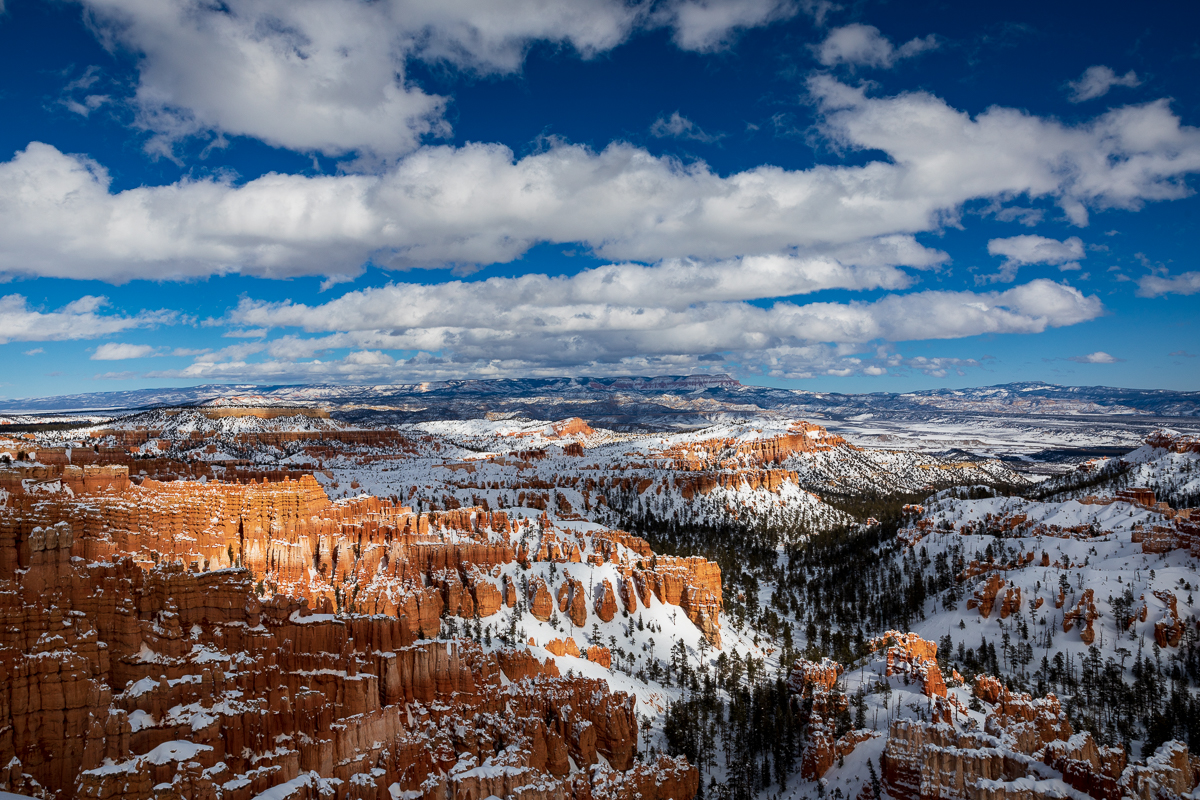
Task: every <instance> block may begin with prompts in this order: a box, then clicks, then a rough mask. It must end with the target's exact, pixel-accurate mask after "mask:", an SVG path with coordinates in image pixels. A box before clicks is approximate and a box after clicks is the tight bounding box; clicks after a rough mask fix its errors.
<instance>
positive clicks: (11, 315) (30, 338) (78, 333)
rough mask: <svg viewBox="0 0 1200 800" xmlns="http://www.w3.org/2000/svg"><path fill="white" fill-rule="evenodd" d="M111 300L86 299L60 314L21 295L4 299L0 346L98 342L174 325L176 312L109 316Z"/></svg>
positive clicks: (0, 313)
mask: <svg viewBox="0 0 1200 800" xmlns="http://www.w3.org/2000/svg"><path fill="white" fill-rule="evenodd" d="M107 305H108V300H107V299H106V298H103V297H96V296H94V295H85V296H83V297H81V298H79V299H78V300H75V301H73V302H70V303H67V304H66V305H65V306H63V307H62V308H60V309H58V310H56V311H39V310H38V309H35V308H33V307H31V306H30V305H29V301H28V300H27V299H26V298H25V297H23V296H22V295H19V294H9V295H5V296H3V297H0V344H7V343H8V342H56V341H63V340H67V339H95V338H97V337H100V336H108V335H110V334H114V333H120V332H121V331H127V330H131V329H133V328H148V327H153V326H155V325H165V324H170V323H172V322H174V321H175V319H176V317H177V315H176V314H175V312H173V311H142V312H140V313H138V314H134V315H132V316H129V315H125V314H105V313H101V309H103V308H104V307H105V306H107Z"/></svg>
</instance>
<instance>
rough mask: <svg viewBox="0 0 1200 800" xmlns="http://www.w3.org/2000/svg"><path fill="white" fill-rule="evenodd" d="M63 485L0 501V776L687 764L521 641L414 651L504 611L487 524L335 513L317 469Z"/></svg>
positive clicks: (517, 774)
mask: <svg viewBox="0 0 1200 800" xmlns="http://www.w3.org/2000/svg"><path fill="white" fill-rule="evenodd" d="M80 475H81V476H82V477H83V478H84V481H83V483H82V484H79V491H75V490H74V489H72V491H71V492H67V491H61V490H60V491H57V492H54V493H44V492H32V493H30V492H24V491H23V487H24V484H17V485H16V486H14V489H15V491H11V492H6V493H5V494H4V495H0V731H4V732H6V733H3V734H2V735H0V765H3V766H2V768H0V790H7V791H19V792H22V793H26V794H33V795H42V794H54V795H55V796H57V797H60V798H64V800H68V799H69V798H77V797H79V798H82V797H90V798H106V800H133V799H134V798H138V799H139V800H140V799H141V798H151V797H154V798H158V797H168V796H169V797H187V798H211V799H212V800H250V798H252V797H255V796H256V795H258V794H260V793H262V792H265V791H267V790H268V789H272V791H273V795H272V796H278V797H280V798H294V799H295V800H304V799H306V798H316V797H322V798H325V797H329V798H336V800H386V798H388V797H389V796H390V793H389V787H393V786H394V785H398V788H399V790H400V791H401V792H407V793H409V794H408V795H407V796H410V797H418V796H419V797H423V798H431V799H432V798H438V800H443V799H444V798H479V797H486V796H489V795H498V796H515V795H519V794H521V793H522V792H523V791H524V789H522V787H529V786H537V787H539V788H538V791H539V794H538V795H537V797H539V798H541V797H545V798H559V799H560V800H569V799H574V800H585V799H586V798H596V800H599V798H608V797H627V796H635V795H637V794H640V795H641V796H642V797H643V798H647V800H650V799H651V798H677V799H680V800H682V799H683V798H690V797H692V795H693V794H694V793H695V791H696V788H697V785H698V774H697V772H696V770H695V768H693V767H691V766H690V765H688V764H687V762H686V761H684V760H682V759H669V758H665V757H664V758H661V759H659V760H657V761H654V762H651V763H640V762H637V761H636V760H635V758H634V755H635V750H636V742H637V718H636V716H635V714H634V706H633V699H632V697H630V696H628V695H626V694H623V693H620V692H616V693H614V692H611V691H609V689H608V687H607V684H606V683H605V682H603V681H597V680H589V679H584V678H580V677H563V676H560V675H559V674H558V670H557V668H556V667H555V665H554V662H553V661H546V662H542V661H539V660H538V659H537V658H536V657H534V656H533V655H532V654H531V652H530V651H529V650H527V649H524V648H521V649H502V650H499V651H496V652H492V653H487V652H484V651H483V650H482V649H480V648H479V647H478V646H476V645H474V644H473V643H471V642H469V641H453V640H452V641H430V640H429V637H432V636H435V635H437V633H438V630H439V627H440V617H441V616H442V614H443V612H446V613H458V614H462V615H465V616H471V615H474V614H476V613H478V614H479V615H487V614H491V613H495V611H496V610H497V609H498V608H500V606H501V605H502V604H507V605H508V606H510V607H511V606H512V605H513V603H514V602H515V600H516V598H515V594H516V587H515V586H514V585H513V582H512V580H511V579H507V580H506V579H505V578H504V577H502V576H501V573H500V570H499V566H500V565H503V564H507V563H511V562H512V561H514V560H515V559H516V553H515V552H514V549H513V547H512V545H511V544H510V542H511V538H510V536H511V534H512V532H513V527H512V525H513V523H512V522H511V521H510V520H509V519H508V518H507V517H506V516H505V515H504V514H503V513H500V512H487V511H484V510H483V509H479V508H475V509H460V510H456V511H447V512H439V513H432V514H414V513H412V510H411V509H409V508H407V507H404V506H400V505H397V504H395V503H392V502H389V501H387V500H381V499H379V498H373V497H363V498H355V499H354V500H348V501H342V502H337V503H334V502H331V501H330V500H329V498H328V497H327V496H326V495H325V493H324V492H323V491H322V489H321V487H320V485H319V484H318V483H317V482H316V481H315V480H314V479H313V478H312V477H311V476H308V477H305V478H303V479H301V480H299V481H283V482H278V483H251V484H222V483H213V482H210V483H207V484H199V483H194V482H193V483H185V482H173V483H159V482H157V481H152V480H147V481H144V482H143V484H142V485H140V486H138V485H130V484H127V483H125V482H124V481H121V480H120V477H121V474H120V472H119V470H118V471H113V472H111V474H109V473H95V472H93V473H90V475H91V476H92V480H91V482H88V481H87V477H88V476H89V473H88V471H87V470H86V469H84V470H81V471H80ZM100 475H108V476H109V478H112V479H111V480H110V479H108V478H105V479H104V480H99V479H97V476H100ZM621 536H627V535H623V534H622V535H618V534H617V532H612V533H611V534H610V535H609V536H608V537H598V539H597V541H598V542H599V543H601V544H604V545H605V547H607V549H603V548H598V547H593V548H592V552H589V553H588V554H587V555H588V557H589V558H590V557H592V556H601V557H602V554H603V553H604V552H608V553H613V554H615V553H616V552H617V550H618V549H619V548H615V547H613V544H614V542H616V541H617V540H619V539H620V537H621ZM643 544H644V543H643ZM644 551H645V553H646V554H647V555H646V558H647V559H648V560H650V559H653V553H651V552H650V551H649V548H648V547H647V548H644ZM657 561H661V562H662V563H661V565H649V564H643V567H644V569H641V570H638V569H636V568H635V567H634V566H633V565H630V567H629V569H630V574H631V575H632V576H633V578H634V579H636V577H637V575H638V574H639V573H645V574H643V575H642V581H643V583H645V584H651V583H653V584H654V587H657V588H654V587H651V590H653V591H656V592H661V593H662V594H663V596H664V597H674V598H675V600H676V602H677V603H678V604H680V605H681V606H683V607H684V608H685V609H686V610H687V611H688V614H689V617H690V616H692V614H693V609H694V613H695V615H696V618H697V619H699V620H701V621H703V620H704V619H705V615H706V614H708V613H710V612H711V607H712V604H713V603H714V602H715V603H716V604H717V606H719V597H720V595H719V591H720V578H719V572H718V573H716V576H715V581H716V583H715V587H713V586H710V585H709V584H711V583H712V581H713V580H714V576H713V575H712V574H711V570H706V569H705V568H704V567H703V565H701V564H690V563H677V562H676V561H675V560H669V559H657ZM679 561H680V562H683V561H684V560H679ZM700 561H703V559H700ZM652 576H653V577H652ZM580 588H582V587H580ZM714 588H715V590H716V592H715V594H714V592H713V589H714ZM705 592H707V594H705ZM618 593H619V590H618V589H617V588H616V587H606V588H604V589H603V591H602V592H600V593H599V594H598V595H597V596H596V597H581V600H582V602H583V604H584V606H585V609H584V610H585V613H586V612H591V613H596V614H598V615H600V616H601V618H603V617H604V616H605V615H607V614H610V613H612V612H613V608H614V605H615V596H616V594H618ZM263 598H270V599H263ZM705 598H708V599H707V600H706V599H705ZM546 600H548V601H551V602H553V598H552V596H551V595H550V592H549V590H548V589H547V590H546ZM705 603H707V604H708V605H707V606H706V605H705ZM339 610H340V612H341V613H338V614H334V613H333V612H335V611H339ZM314 612H316V613H314ZM535 613H536V609H535ZM713 619H715V616H714V617H713ZM587 656H588V657H589V658H591V659H592V660H594V661H597V662H599V663H601V664H604V663H606V662H609V661H610V660H611V656H610V655H609V654H608V653H607V651H606V650H604V649H603V648H590V649H589V650H588V651H587ZM572 762H573V763H574V765H575V766H576V767H578V769H573V768H572Z"/></svg>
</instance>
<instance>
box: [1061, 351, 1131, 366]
mask: <svg viewBox="0 0 1200 800" xmlns="http://www.w3.org/2000/svg"><path fill="white" fill-rule="evenodd" d="M1067 360H1068V361H1075V362H1078V363H1080V364H1115V363H1117V362H1118V361H1124V360H1125V359H1123V358H1116V357H1115V356H1110V355H1109V354H1108V353H1106V352H1104V351H1103V350H1097V351H1096V352H1094V353H1088V354H1087V355H1086V356H1071V357H1070V358H1068V359H1067Z"/></svg>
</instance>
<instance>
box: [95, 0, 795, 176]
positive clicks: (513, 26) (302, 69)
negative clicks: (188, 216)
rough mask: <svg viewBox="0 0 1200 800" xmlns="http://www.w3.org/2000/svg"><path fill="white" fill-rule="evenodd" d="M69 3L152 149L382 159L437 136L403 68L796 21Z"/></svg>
mask: <svg viewBox="0 0 1200 800" xmlns="http://www.w3.org/2000/svg"><path fill="white" fill-rule="evenodd" d="M81 2H82V3H83V5H84V6H85V7H86V8H87V10H88V12H89V14H90V19H91V20H92V21H93V24H94V27H95V29H96V30H97V32H98V34H99V35H100V36H101V38H102V40H103V41H105V43H106V44H108V45H109V46H110V47H112V48H118V47H119V48H124V49H126V50H129V51H132V52H133V53H135V54H136V55H137V57H138V59H139V79H138V86H137V90H136V94H135V98H134V102H135V104H136V106H137V108H138V115H139V116H138V120H139V124H140V125H141V126H142V127H144V128H146V129H147V130H150V131H152V132H154V134H155V137H154V138H153V139H152V140H151V145H150V146H151V148H152V149H154V150H157V151H159V152H162V153H166V154H169V153H170V152H171V149H172V147H173V145H174V143H175V142H176V141H178V140H179V139H181V138H184V137H187V136H193V135H208V134H217V135H236V136H250V137H253V138H256V139H261V140H262V141H264V142H267V143H268V144H271V145H274V146H278V147H285V148H288V149H292V150H299V151H306V152H307V151H318V152H322V153H326V154H329V155H340V154H343V153H349V152H355V151H357V152H359V153H362V154H370V155H374V156H378V157H384V158H389V157H395V156H398V155H401V154H403V153H406V152H409V151H411V150H412V149H414V148H415V147H416V146H417V145H418V143H419V142H420V140H421V138H422V137H423V136H425V135H426V134H435V135H437V134H443V133H445V132H447V127H446V123H445V121H444V120H443V118H442V112H443V110H444V106H445V98H442V97H439V96H436V95H431V94H428V93H426V92H425V91H423V90H422V89H421V88H420V87H418V86H416V85H415V84H413V83H412V81H411V80H409V78H408V76H407V74H406V64H407V62H408V60H409V59H412V58H418V59H423V60H425V61H429V62H442V63H446V62H448V63H450V64H452V65H454V66H456V67H459V68H462V69H468V70H475V71H480V72H512V71H515V70H518V69H519V68H520V67H521V64H522V62H523V60H524V57H525V53H526V51H527V50H528V48H529V47H530V45H531V44H533V43H534V42H535V41H547V42H552V43H557V44H561V45H564V46H567V47H570V48H572V49H574V50H575V51H576V52H578V53H579V54H580V55H581V56H583V57H585V58H586V57H591V56H594V55H596V54H598V53H601V52H604V51H607V50H610V49H612V48H613V47H615V46H617V45H618V44H620V43H621V42H623V41H625V40H626V39H627V38H628V37H629V36H630V35H631V34H632V33H633V32H634V31H635V30H638V29H642V28H647V27H661V26H666V27H669V28H671V29H672V30H673V32H674V38H675V41H676V43H677V44H678V46H680V47H682V48H684V49H689V50H711V49H714V48H716V47H719V46H721V45H722V44H723V43H725V42H727V41H728V40H729V39H730V37H731V36H732V35H733V33H734V32H736V31H737V30H740V29H745V28H751V27H756V26H759V25H764V24H767V23H770V22H772V21H774V20H777V19H781V18H784V17H787V16H790V15H791V14H793V13H795V7H794V4H793V3H791V2H789V0H667V1H666V2H661V3H658V4H652V3H650V2H646V1H645V0H643V2H633V3H626V2H623V1H622V0H568V1H566V2H562V1H560V0H378V2H369V3H366V2H359V1H358V0H228V1H227V2H223V3H219V4H212V3H196V2H191V1H190V0H81Z"/></svg>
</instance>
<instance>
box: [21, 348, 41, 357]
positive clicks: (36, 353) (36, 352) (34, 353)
mask: <svg viewBox="0 0 1200 800" xmlns="http://www.w3.org/2000/svg"><path fill="white" fill-rule="evenodd" d="M44 352H46V348H44V347H35V348H33V349H32V350H25V351H24V354H25V355H27V356H40V355H41V354H42V353H44Z"/></svg>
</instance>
